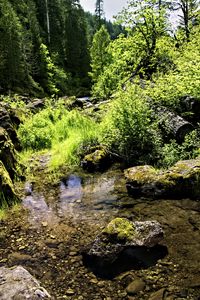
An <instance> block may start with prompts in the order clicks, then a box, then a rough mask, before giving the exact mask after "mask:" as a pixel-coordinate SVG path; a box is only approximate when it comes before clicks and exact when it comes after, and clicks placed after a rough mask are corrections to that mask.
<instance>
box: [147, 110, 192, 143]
mask: <svg viewBox="0 0 200 300" xmlns="http://www.w3.org/2000/svg"><path fill="white" fill-rule="evenodd" d="M153 110H154V113H153V115H154V117H155V118H156V119H158V122H159V126H160V128H161V130H162V131H163V132H165V134H166V137H167V138H174V139H175V140H176V141H177V142H178V143H182V142H183V141H184V138H185V136H186V134H188V133H190V132H191V131H193V130H194V126H193V125H192V124H191V123H189V122H188V121H186V120H185V119H183V118H182V117H180V116H179V115H177V114H176V113H175V112H172V111H170V110H169V109H168V108H166V107H163V106H154V107H153Z"/></svg>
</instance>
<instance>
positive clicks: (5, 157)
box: [0, 127, 17, 179]
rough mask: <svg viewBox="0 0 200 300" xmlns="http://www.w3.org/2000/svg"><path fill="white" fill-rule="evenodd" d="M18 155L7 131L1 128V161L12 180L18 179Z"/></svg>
mask: <svg viewBox="0 0 200 300" xmlns="http://www.w3.org/2000/svg"><path fill="white" fill-rule="evenodd" d="M16 157H17V154H16V151H15V149H14V145H13V143H12V141H11V140H10V138H9V135H8V133H7V131H6V130H5V129H4V128H3V127H0V160H1V161H2V162H3V164H4V166H5V168H6V170H7V171H8V173H9V175H10V178H11V179H14V177H16V175H17V172H16V167H17V159H16Z"/></svg>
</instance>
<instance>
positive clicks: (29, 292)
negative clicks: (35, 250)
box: [0, 266, 51, 300]
mask: <svg viewBox="0 0 200 300" xmlns="http://www.w3.org/2000/svg"><path fill="white" fill-rule="evenodd" d="M0 299H1V300H12V299H20V300H26V299H31V300H39V299H51V296H50V295H49V294H48V292H47V291H46V290H45V289H44V288H43V287H41V286H40V284H39V282H38V281H37V280H36V279H35V278H34V277H33V276H32V275H31V274H30V273H29V272H28V271H27V270H26V269H24V268H23V267H21V266H17V267H15V268H13V269H8V268H5V267H1V268H0Z"/></svg>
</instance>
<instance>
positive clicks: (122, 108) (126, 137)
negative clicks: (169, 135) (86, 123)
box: [102, 86, 160, 164]
mask: <svg viewBox="0 0 200 300" xmlns="http://www.w3.org/2000/svg"><path fill="white" fill-rule="evenodd" d="M102 141H103V142H104V143H105V144H106V145H108V146H109V147H110V148H112V150H113V151H116V152H117V153H118V154H119V155H120V156H121V157H122V158H123V159H124V160H125V161H126V162H127V163H128V164H133V163H134V164H140V163H152V162H153V161H154V160H155V159H156V157H157V156H158V152H159V151H158V149H159V147H160V135H159V131H158V128H157V124H156V123H153V122H152V120H151V109H150V107H149V105H148V103H147V101H146V100H145V98H144V96H143V93H142V91H141V89H139V88H138V87H136V86H129V87H128V88H127V90H126V91H121V92H119V93H118V96H117V98H116V99H115V101H114V102H113V105H112V107H111V110H110V112H109V113H108V114H107V115H106V117H105V118H104V120H103V123H102Z"/></svg>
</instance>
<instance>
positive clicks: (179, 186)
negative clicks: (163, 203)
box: [125, 158, 200, 199]
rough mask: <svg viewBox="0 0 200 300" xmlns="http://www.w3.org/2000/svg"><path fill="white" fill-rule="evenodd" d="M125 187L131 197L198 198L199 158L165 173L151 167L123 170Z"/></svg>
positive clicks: (181, 162)
mask: <svg viewBox="0 0 200 300" xmlns="http://www.w3.org/2000/svg"><path fill="white" fill-rule="evenodd" d="M125 178H126V187H127V190H128V193H129V194H130V195H132V196H133V197H141V196H144V197H151V198H170V199H177V198H178V199H180V198H192V199H196V198H199V194H200V180H199V178H200V158H197V159H191V160H184V161H179V162H177V163H176V164H175V165H174V166H172V167H171V168H169V169H168V170H166V171H159V170H156V169H154V168H153V167H152V166H148V165H145V166H137V167H133V168H129V169H127V170H125Z"/></svg>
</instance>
